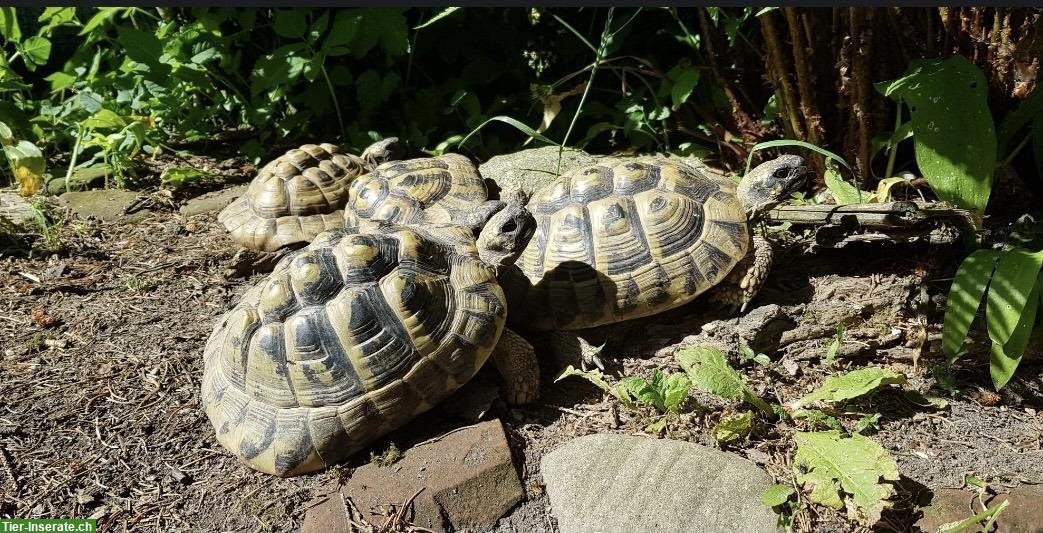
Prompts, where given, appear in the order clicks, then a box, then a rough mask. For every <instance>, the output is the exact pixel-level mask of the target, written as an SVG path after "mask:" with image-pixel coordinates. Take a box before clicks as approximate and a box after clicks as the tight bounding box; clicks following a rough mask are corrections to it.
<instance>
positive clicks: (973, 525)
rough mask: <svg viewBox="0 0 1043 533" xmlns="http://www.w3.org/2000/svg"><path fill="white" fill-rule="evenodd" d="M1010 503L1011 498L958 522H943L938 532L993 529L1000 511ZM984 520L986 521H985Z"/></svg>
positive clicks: (957, 532)
mask: <svg viewBox="0 0 1043 533" xmlns="http://www.w3.org/2000/svg"><path fill="white" fill-rule="evenodd" d="M1008 505H1010V500H1003V501H1001V502H1000V503H997V504H996V505H993V506H992V507H989V508H988V509H986V510H984V511H982V512H980V513H978V514H976V515H974V516H971V517H968V518H964V519H963V520H960V521H957V522H949V523H947V524H942V525H941V527H939V528H938V533H964V532H965V531H982V532H984V531H992V526H993V524H995V523H996V520H997V519H998V518H999V517H1000V513H1002V512H1003V510H1004V509H1006V508H1007V506H1008ZM983 522H984V523H983Z"/></svg>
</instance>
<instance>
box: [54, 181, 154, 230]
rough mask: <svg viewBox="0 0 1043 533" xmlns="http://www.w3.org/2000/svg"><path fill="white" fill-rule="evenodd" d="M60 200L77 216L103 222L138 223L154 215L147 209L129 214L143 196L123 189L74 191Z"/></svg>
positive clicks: (65, 194)
mask: <svg viewBox="0 0 1043 533" xmlns="http://www.w3.org/2000/svg"><path fill="white" fill-rule="evenodd" d="M58 199H59V200H60V201H61V202H62V203H63V204H64V205H66V206H67V207H68V208H69V209H71V210H72V212H73V213H75V214H76V216H78V217H80V218H91V217H94V218H96V219H98V220H100V221H102V222H117V221H118V222H138V221H140V220H142V219H143V218H145V217H147V216H148V215H149V214H151V213H152V212H151V211H149V210H147V209H142V210H138V211H134V212H133V213H128V212H127V211H128V210H129V209H130V208H131V207H133V206H134V204H135V203H137V202H138V201H139V200H140V199H141V195H140V194H138V193H136V192H134V191H125V190H122V189H96V190H91V191H73V192H67V193H64V194H62V195H61V196H59V197H58Z"/></svg>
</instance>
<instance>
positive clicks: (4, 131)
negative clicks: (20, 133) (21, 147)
mask: <svg viewBox="0 0 1043 533" xmlns="http://www.w3.org/2000/svg"><path fill="white" fill-rule="evenodd" d="M13 140H14V132H12V131H11V128H10V127H9V126H8V125H7V124H5V123H3V122H0V144H5V145H6V144H11V141H13Z"/></svg>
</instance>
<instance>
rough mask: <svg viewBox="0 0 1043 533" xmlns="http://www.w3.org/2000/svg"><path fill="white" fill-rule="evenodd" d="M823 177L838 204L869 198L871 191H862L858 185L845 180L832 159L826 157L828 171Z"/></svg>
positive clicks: (862, 200) (855, 202)
mask: <svg viewBox="0 0 1043 533" xmlns="http://www.w3.org/2000/svg"><path fill="white" fill-rule="evenodd" d="M822 179H823V181H825V182H826V188H828V189H829V192H831V193H833V198H834V199H835V200H836V201H837V205H847V204H860V203H862V202H865V201H868V200H869V196H870V195H869V193H867V192H862V190H861V189H859V188H858V186H857V185H854V184H851V183H848V182H847V181H845V180H844V178H843V177H842V176H841V175H840V169H838V168H837V165H836V163H835V162H834V161H833V160H832V159H829V158H826V172H825V173H824V175H823V176H822Z"/></svg>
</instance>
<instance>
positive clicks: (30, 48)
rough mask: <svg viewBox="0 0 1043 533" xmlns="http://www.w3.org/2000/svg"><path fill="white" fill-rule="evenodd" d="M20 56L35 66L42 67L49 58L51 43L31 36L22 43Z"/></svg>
mask: <svg viewBox="0 0 1043 533" xmlns="http://www.w3.org/2000/svg"><path fill="white" fill-rule="evenodd" d="M22 55H24V56H25V57H26V58H27V59H29V60H30V61H32V62H33V63H36V64H37V65H44V64H46V63H47V59H48V58H50V57H51V41H49V40H47V39H45V38H43V37H38V36H36V35H33V36H32V37H29V38H27V39H26V40H24V41H22Z"/></svg>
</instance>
